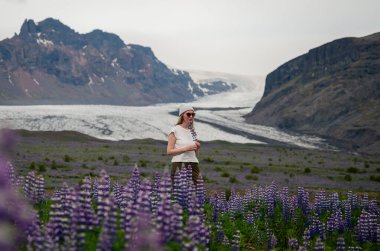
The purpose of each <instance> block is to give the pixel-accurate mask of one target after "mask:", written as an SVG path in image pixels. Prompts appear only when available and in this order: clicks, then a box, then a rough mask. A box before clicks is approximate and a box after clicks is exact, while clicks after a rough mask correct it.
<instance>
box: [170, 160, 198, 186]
mask: <svg viewBox="0 0 380 251" xmlns="http://www.w3.org/2000/svg"><path fill="white" fill-rule="evenodd" d="M188 166H191V172H192V176H193V182H194V185H197V180H198V176H199V165H198V163H195V162H172V170H171V178H172V184H174V175H175V173H176V171H177V169H178V170H181V168H182V167H185V168H187V167H188Z"/></svg>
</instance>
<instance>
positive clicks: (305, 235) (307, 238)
mask: <svg viewBox="0 0 380 251" xmlns="http://www.w3.org/2000/svg"><path fill="white" fill-rule="evenodd" d="M310 240H311V235H310V230H309V229H308V228H306V229H305V231H304V232H303V237H302V245H303V246H304V247H305V248H306V249H307V248H309V247H310Z"/></svg>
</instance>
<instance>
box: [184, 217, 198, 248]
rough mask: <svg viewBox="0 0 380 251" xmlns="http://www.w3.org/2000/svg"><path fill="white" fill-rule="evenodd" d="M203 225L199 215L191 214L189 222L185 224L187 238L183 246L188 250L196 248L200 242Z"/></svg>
mask: <svg viewBox="0 0 380 251" xmlns="http://www.w3.org/2000/svg"><path fill="white" fill-rule="evenodd" d="M201 226H202V223H201V219H200V218H199V216H197V215H191V216H189V219H188V221H187V224H186V226H185V233H186V235H185V236H186V240H187V241H185V242H183V246H184V248H185V249H187V250H195V249H196V247H197V246H198V245H200V244H201V242H200V237H201V236H200V235H199V232H200V228H201Z"/></svg>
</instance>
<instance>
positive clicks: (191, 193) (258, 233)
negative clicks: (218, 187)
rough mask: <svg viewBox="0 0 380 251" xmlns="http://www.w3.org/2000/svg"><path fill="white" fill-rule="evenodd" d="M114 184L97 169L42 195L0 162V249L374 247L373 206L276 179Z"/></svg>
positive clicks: (378, 236) (136, 179) (378, 241)
mask: <svg viewBox="0 0 380 251" xmlns="http://www.w3.org/2000/svg"><path fill="white" fill-rule="evenodd" d="M125 184H126V185H124V186H122V185H120V184H119V183H118V182H116V181H113V180H111V179H110V177H109V175H108V174H107V173H106V171H104V170H103V171H101V172H100V173H99V175H98V176H97V177H92V178H90V177H86V178H84V179H83V180H82V181H81V182H80V183H79V184H78V185H76V186H68V185H66V184H64V185H63V187H62V188H60V189H58V190H55V191H53V192H52V193H49V195H47V193H46V190H45V180H44V177H43V176H41V175H38V174H36V173H35V172H34V171H31V172H29V173H28V174H27V175H26V176H21V175H17V168H16V167H14V166H13V165H12V163H11V162H9V161H5V160H4V159H2V160H1V162H0V200H1V205H0V230H1V231H0V250H5V251H6V250H379V249H380V224H379V219H380V217H379V216H380V208H379V201H376V200H374V199H370V198H368V195H367V194H366V193H363V194H356V193H353V192H351V191H348V192H347V193H345V194H339V193H337V192H327V191H324V190H322V189H321V190H319V191H318V192H316V193H315V194H314V196H311V194H310V192H309V191H308V190H307V189H304V188H303V187H299V188H298V190H297V192H296V193H290V192H289V190H288V188H287V187H278V186H277V185H276V184H275V183H271V184H268V185H267V186H253V187H250V188H248V189H245V190H239V191H234V190H232V191H231V192H230V193H226V192H224V191H221V192H218V191H215V192H212V193H211V192H208V191H206V190H205V189H204V185H203V179H202V176H199V179H198V183H197V186H195V185H194V184H193V182H192V179H191V170H188V169H187V168H182V169H181V171H179V172H177V173H176V176H175V179H174V183H173V186H172V182H171V179H170V176H169V174H168V173H167V172H163V173H157V174H156V175H155V178H154V179H153V180H149V179H144V178H143V177H142V176H141V174H140V171H139V168H138V167H137V166H136V167H135V168H134V169H133V173H132V175H131V178H130V179H129V180H127V181H126V182H125Z"/></svg>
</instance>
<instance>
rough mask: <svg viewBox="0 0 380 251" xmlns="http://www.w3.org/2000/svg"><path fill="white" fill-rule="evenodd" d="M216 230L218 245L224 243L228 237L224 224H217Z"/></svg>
mask: <svg viewBox="0 0 380 251" xmlns="http://www.w3.org/2000/svg"><path fill="white" fill-rule="evenodd" d="M215 228H216V240H217V242H218V243H222V242H223V240H224V238H225V237H226V235H225V233H224V230H223V227H222V224H221V223H220V222H216V224H215Z"/></svg>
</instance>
